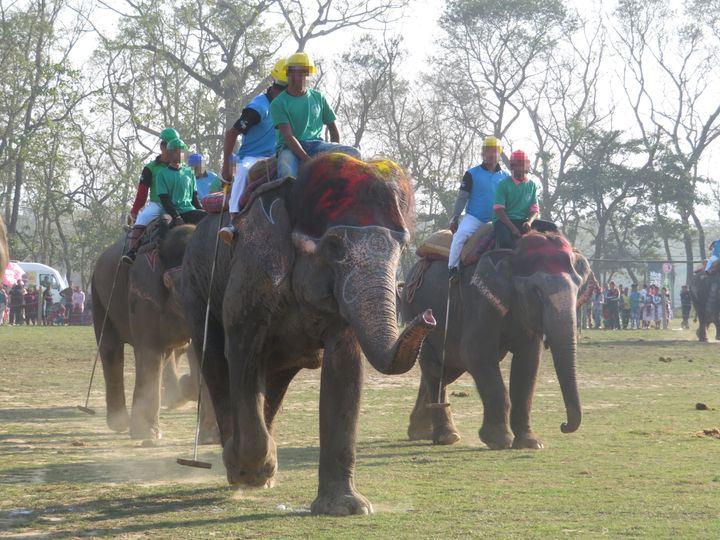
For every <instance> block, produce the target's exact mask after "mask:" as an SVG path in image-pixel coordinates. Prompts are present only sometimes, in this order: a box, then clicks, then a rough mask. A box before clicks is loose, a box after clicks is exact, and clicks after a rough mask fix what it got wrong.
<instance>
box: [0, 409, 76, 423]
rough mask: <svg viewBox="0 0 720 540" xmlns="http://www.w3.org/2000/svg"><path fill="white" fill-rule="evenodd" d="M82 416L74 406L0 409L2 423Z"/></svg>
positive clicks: (43, 421)
mask: <svg viewBox="0 0 720 540" xmlns="http://www.w3.org/2000/svg"><path fill="white" fill-rule="evenodd" d="M83 417H84V416H83V413H81V412H80V411H78V410H77V408H76V407H45V408H35V407H27V408H25V407H22V408H16V409H0V423H3V424H11V423H12V424H27V423H30V422H37V423H45V422H47V421H48V420H60V419H62V420H67V419H68V418H81V419H82V418H83ZM85 418H86V417H85Z"/></svg>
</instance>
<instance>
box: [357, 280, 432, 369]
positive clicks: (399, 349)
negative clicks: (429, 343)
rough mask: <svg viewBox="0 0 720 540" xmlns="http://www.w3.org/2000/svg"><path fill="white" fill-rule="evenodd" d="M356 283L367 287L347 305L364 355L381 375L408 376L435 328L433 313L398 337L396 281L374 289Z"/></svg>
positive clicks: (366, 284)
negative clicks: (424, 342)
mask: <svg viewBox="0 0 720 540" xmlns="http://www.w3.org/2000/svg"><path fill="white" fill-rule="evenodd" d="M354 279H355V280H357V281H356V284H355V285H358V284H359V283H363V285H362V286H360V287H358V289H355V290H357V291H358V294H356V295H354V299H352V300H351V301H350V302H346V303H345V311H346V313H347V318H348V319H349V322H350V324H351V325H352V327H353V329H354V330H355V334H356V335H357V339H358V342H359V344H360V347H361V348H362V351H363V354H365V357H366V358H367V359H368V361H369V362H370V364H372V366H373V367H374V368H375V369H377V370H378V371H379V372H380V373H384V374H386V375H397V374H401V373H405V372H407V371H408V370H410V369H411V368H412V367H413V365H415V361H416V360H417V356H418V353H419V352H420V346H421V345H422V343H423V340H424V339H425V336H427V334H428V333H429V332H430V331H431V330H432V329H433V328H435V325H436V322H435V318H434V317H433V315H432V310H429V309H428V310H426V311H425V312H424V313H422V314H420V315H418V316H417V317H415V319H413V320H412V321H410V322H409V324H408V325H407V326H406V327H405V329H404V330H403V332H402V333H401V334H399V335H398V327H397V312H396V301H395V287H394V285H395V280H394V279H384V280H383V284H382V285H374V286H373V285H372V284H370V285H368V280H364V279H359V278H357V277H356V278H354ZM385 282H388V283H391V284H392V286H389V285H386V284H385ZM370 283H372V279H371V280H370Z"/></svg>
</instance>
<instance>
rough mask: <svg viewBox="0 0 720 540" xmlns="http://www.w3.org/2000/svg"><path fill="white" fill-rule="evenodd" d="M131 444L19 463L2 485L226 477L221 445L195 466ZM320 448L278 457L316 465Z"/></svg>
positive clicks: (289, 465)
mask: <svg viewBox="0 0 720 540" xmlns="http://www.w3.org/2000/svg"><path fill="white" fill-rule="evenodd" d="M132 450H133V449H132V448H128V453H127V457H126V458H125V459H118V458H114V459H106V460H100V461H86V462H83V463H58V464H44V465H41V466H38V467H16V468H14V469H7V470H5V471H3V472H2V473H0V485H3V484H8V485H13V484H25V483H27V484H41V483H48V484H58V483H65V482H68V483H78V484H82V483H97V484H105V483H109V482H119V483H124V482H157V481H160V482H162V481H166V482H181V481H183V480H195V481H197V480H210V479H215V478H224V477H225V467H224V465H223V463H222V458H221V457H220V454H221V451H220V447H219V446H218V447H214V448H213V449H212V450H210V451H207V450H201V451H200V453H198V459H199V460H201V461H208V462H210V463H212V469H210V470H207V469H193V468H189V467H183V466H181V465H178V464H177V463H176V461H175V459H176V458H177V457H186V458H187V457H190V455H178V456H175V457H167V456H163V457H140V456H138V455H135V454H134V453H133V452H132ZM319 455H320V450H319V448H317V447H307V448H305V447H303V448H295V447H293V448H280V449H278V461H279V464H280V468H281V469H282V470H285V471H293V470H301V469H315V468H317V466H318V459H319Z"/></svg>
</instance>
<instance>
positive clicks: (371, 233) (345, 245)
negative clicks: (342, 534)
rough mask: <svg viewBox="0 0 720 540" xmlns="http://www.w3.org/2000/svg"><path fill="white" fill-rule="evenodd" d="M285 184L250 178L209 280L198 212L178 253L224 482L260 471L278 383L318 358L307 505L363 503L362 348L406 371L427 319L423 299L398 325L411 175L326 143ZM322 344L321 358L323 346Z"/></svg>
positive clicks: (257, 477) (349, 507)
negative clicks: (315, 458) (329, 148)
mask: <svg viewBox="0 0 720 540" xmlns="http://www.w3.org/2000/svg"><path fill="white" fill-rule="evenodd" d="M283 185H286V186H290V187H289V188H288V189H268V188H267V186H269V184H268V185H267V186H261V187H260V188H258V190H257V192H256V193H255V194H253V198H252V199H251V200H250V201H249V203H248V205H247V206H246V207H245V208H244V209H243V211H242V212H241V213H240V214H238V216H237V218H236V220H235V225H236V228H237V230H238V234H237V238H236V241H235V244H234V245H233V246H232V247H231V246H227V245H221V246H220V250H219V252H218V263H217V269H218V272H217V273H216V275H215V279H214V281H213V284H212V289H210V284H209V266H208V264H207V261H208V260H209V259H210V257H211V252H210V250H211V247H210V246H211V245H212V243H211V239H212V238H213V237H214V235H215V234H216V230H213V228H212V227H210V225H209V224H208V223H201V224H200V225H198V228H197V230H196V233H195V235H194V236H193V238H192V239H191V240H190V244H189V246H188V249H187V251H186V253H185V258H184V260H183V280H182V298H183V304H184V306H185V311H186V313H188V314H189V316H190V317H191V318H192V321H191V325H190V326H191V330H192V337H193V343H194V345H195V347H196V349H197V347H198V346H199V344H200V343H202V341H203V339H202V338H203V335H204V324H205V318H204V314H205V308H206V306H208V305H209V308H210V319H209V322H208V327H207V329H208V334H207V350H206V356H205V361H204V364H203V374H204V376H205V380H206V382H207V385H208V388H209V390H210V393H211V395H212V400H213V403H214V405H215V409H216V411H217V416H218V424H219V427H220V435H221V441H222V445H223V461H224V463H225V467H226V471H227V477H228V482H229V483H231V484H245V485H251V486H258V485H271V484H272V483H273V481H274V476H275V472H276V471H277V465H278V464H277V449H276V444H275V442H274V439H273V435H274V434H273V430H274V425H275V418H276V415H277V413H278V412H279V410H280V407H281V405H282V402H283V398H284V396H285V392H286V390H287V387H288V385H289V384H290V382H291V381H292V379H293V378H294V377H295V375H296V374H297V373H298V372H299V371H300V369H303V368H309V369H316V368H318V367H320V366H322V367H321V369H322V373H321V385H320V464H319V483H318V493H317V497H316V499H315V501H314V502H313V504H312V506H311V510H312V512H314V513H323V514H337V515H347V514H361V513H368V512H371V511H372V505H371V504H370V502H369V501H368V500H367V499H366V498H365V497H363V496H362V495H361V494H360V493H359V492H358V491H357V489H356V488H355V484H354V464H355V440H356V436H357V422H358V417H359V412H360V396H361V393H362V384H363V369H364V362H363V355H364V356H365V357H366V358H367V360H368V361H369V362H370V364H371V365H372V366H373V367H375V368H376V369H377V370H378V371H380V372H381V373H386V374H395V373H404V372H406V371H407V370H408V369H410V368H411V367H412V366H413V365H414V363H415V361H416V359H417V354H418V351H419V349H420V346H421V344H422V342H423V340H424V339H425V336H426V335H427V334H428V333H429V332H430V331H431V330H432V329H433V328H434V327H435V325H436V322H435V319H434V318H433V315H432V313H431V312H429V311H425V310H423V312H422V313H420V314H419V315H418V316H417V317H415V318H414V319H413V320H411V321H410V322H409V324H408V325H407V326H406V328H405V329H404V330H403V331H402V332H400V331H399V329H398V327H397V318H396V295H395V289H396V279H395V275H396V271H397V266H398V263H399V258H400V253H401V251H402V249H403V248H405V246H406V245H407V243H408V240H409V233H410V231H411V224H412V223H413V222H414V219H413V216H414V207H413V204H412V189H411V187H410V183H409V181H408V179H407V177H406V175H405V174H404V173H403V172H402V170H401V169H400V168H399V167H397V165H395V164H393V163H392V162H388V161H377V162H367V163H366V162H362V161H358V160H356V159H353V158H351V157H349V156H346V155H336V154H324V155H319V156H317V157H315V158H314V159H313V160H312V161H310V162H309V163H308V164H307V165H305V166H303V167H302V168H301V171H300V174H299V177H298V179H296V180H290V181H289V182H288V183H286V184H283ZM321 357H322V360H320V358H321Z"/></svg>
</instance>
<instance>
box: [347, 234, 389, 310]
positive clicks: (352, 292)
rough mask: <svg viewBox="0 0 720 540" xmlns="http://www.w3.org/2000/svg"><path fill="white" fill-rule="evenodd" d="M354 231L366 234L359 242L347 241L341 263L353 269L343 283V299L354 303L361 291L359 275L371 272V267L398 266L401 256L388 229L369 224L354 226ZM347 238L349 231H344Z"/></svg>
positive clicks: (348, 302)
mask: <svg viewBox="0 0 720 540" xmlns="http://www.w3.org/2000/svg"><path fill="white" fill-rule="evenodd" d="M348 229H351V230H354V231H361V232H362V233H363V234H365V235H367V236H364V237H363V238H362V239H361V240H360V241H358V242H352V241H346V242H345V246H346V247H348V250H347V252H346V254H345V258H344V259H343V260H342V261H341V264H344V265H347V266H351V267H352V270H351V271H350V272H349V273H348V274H347V275H346V276H345V280H344V281H343V284H342V299H343V302H345V303H346V304H352V303H354V302H355V301H356V300H357V298H358V295H359V294H360V292H361V290H362V289H361V287H358V277H359V276H360V275H361V273H367V274H368V275H369V274H370V273H371V269H373V268H378V267H387V268H393V269H394V268H396V266H397V261H398V258H399V249H397V248H398V246H397V245H395V244H393V243H392V242H390V241H389V239H388V233H389V231H388V230H387V229H384V228H381V227H377V226H368V227H352V228H349V227H348ZM344 236H345V238H346V239H347V236H348V231H347V230H345V231H344Z"/></svg>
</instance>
